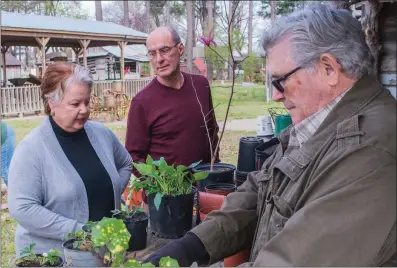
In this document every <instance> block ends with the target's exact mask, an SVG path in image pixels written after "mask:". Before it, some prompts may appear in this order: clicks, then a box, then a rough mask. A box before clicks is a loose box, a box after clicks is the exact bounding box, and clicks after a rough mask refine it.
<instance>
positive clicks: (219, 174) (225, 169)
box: [193, 163, 236, 192]
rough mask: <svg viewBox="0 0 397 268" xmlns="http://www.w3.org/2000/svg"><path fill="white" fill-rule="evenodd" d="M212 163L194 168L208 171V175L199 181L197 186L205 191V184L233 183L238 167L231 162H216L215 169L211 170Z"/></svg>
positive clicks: (196, 170) (195, 170) (201, 190)
mask: <svg viewBox="0 0 397 268" xmlns="http://www.w3.org/2000/svg"><path fill="white" fill-rule="evenodd" d="M210 166H211V165H210V164H201V165H198V166H197V167H195V168H194V169H193V171H194V172H198V171H205V172H208V173H209V174H208V177H207V178H205V179H203V180H200V181H198V182H197V188H198V190H199V191H200V192H205V186H207V185H210V184H216V183H230V184H233V178H234V171H235V170H236V167H235V166H234V165H231V164H225V163H215V164H214V170H213V171H210Z"/></svg>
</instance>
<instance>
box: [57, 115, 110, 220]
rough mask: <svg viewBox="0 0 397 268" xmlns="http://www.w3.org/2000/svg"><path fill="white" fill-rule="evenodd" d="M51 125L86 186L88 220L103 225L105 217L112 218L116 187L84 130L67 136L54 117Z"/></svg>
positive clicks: (69, 133) (68, 133) (67, 133)
mask: <svg viewBox="0 0 397 268" xmlns="http://www.w3.org/2000/svg"><path fill="white" fill-rule="evenodd" d="M50 122H51V125H52V129H53V130H54V133H55V136H56V137H57V139H58V142H59V144H60V145H61V147H62V150H63V152H64V153H65V155H66V157H67V158H68V159H69V161H70V163H72V165H73V167H74V168H75V169H76V171H77V173H78V174H79V175H80V177H81V179H82V180H83V182H84V186H85V189H86V191H87V199H88V209H89V220H90V221H100V220H101V219H102V218H103V217H111V216H112V213H111V212H110V211H111V210H113V209H114V194H113V184H112V181H111V179H110V176H109V174H108V172H107V171H106V169H105V167H104V166H103V164H102V162H101V160H100V159H99V157H98V155H97V154H96V152H95V150H94V148H93V147H92V145H91V142H90V140H89V139H88V136H87V133H86V132H85V129H84V128H82V129H80V130H78V131H77V132H67V131H65V130H63V129H62V128H61V127H60V126H58V125H57V123H55V121H54V119H53V118H52V117H51V116H50Z"/></svg>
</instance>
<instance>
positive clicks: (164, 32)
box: [125, 27, 218, 165]
mask: <svg viewBox="0 0 397 268" xmlns="http://www.w3.org/2000/svg"><path fill="white" fill-rule="evenodd" d="M146 47H147V50H148V55H149V58H150V63H151V65H152V66H153V68H154V70H155V71H156V73H157V76H156V77H155V78H154V79H153V81H152V82H151V83H150V84H149V85H147V86H146V87H145V88H144V89H143V90H141V91H140V92H139V93H138V94H137V95H136V96H135V98H134V99H133V100H132V103H131V108H130V111H129V114H128V121H127V134H126V142H125V146H126V148H127V150H128V151H129V153H130V154H131V157H132V159H133V161H135V162H144V161H145V160H146V157H147V155H150V156H151V157H152V158H153V159H159V158H160V157H164V158H165V160H166V161H167V162H168V163H169V164H173V163H175V164H176V165H179V164H182V165H190V164H191V163H193V162H197V161H199V160H202V161H203V162H210V160H211V159H210V156H211V152H210V146H209V139H208V135H207V132H206V128H205V123H204V116H205V117H206V120H208V121H207V122H208V128H209V133H210V135H211V139H212V142H213V144H216V143H217V141H218V136H217V135H218V125H217V123H216V120H215V113H214V110H213V105H212V99H211V91H210V86H209V83H208V80H207V79H206V78H205V77H204V76H202V75H192V74H188V73H184V72H181V70H180V60H181V56H182V54H183V52H184V46H183V44H182V42H181V39H180V37H179V35H178V33H177V32H176V31H175V30H174V29H172V28H170V27H159V28H157V29H155V30H154V31H153V32H152V33H151V34H150V35H149V37H148V39H147V42H146ZM196 94H197V95H196Z"/></svg>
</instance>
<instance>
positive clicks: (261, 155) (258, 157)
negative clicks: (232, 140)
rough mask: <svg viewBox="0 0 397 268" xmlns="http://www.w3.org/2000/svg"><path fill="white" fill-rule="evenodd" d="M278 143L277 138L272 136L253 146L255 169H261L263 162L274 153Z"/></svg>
mask: <svg viewBox="0 0 397 268" xmlns="http://www.w3.org/2000/svg"><path fill="white" fill-rule="evenodd" d="M279 143H280V141H279V140H278V138H273V139H271V140H269V141H267V142H265V143H263V144H261V145H259V146H258V147H256V148H255V162H256V170H261V168H262V165H263V163H264V162H265V160H266V159H267V158H268V157H269V156H271V155H272V154H273V153H274V151H275V150H276V147H277V144H279Z"/></svg>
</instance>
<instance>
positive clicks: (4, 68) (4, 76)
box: [1, 46, 10, 87]
mask: <svg viewBox="0 0 397 268" xmlns="http://www.w3.org/2000/svg"><path fill="white" fill-rule="evenodd" d="M9 48H10V47H9V46H2V47H1V54H2V56H3V62H2V64H3V87H5V86H6V85H7V61H6V53H7V50H8V49H9Z"/></svg>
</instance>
